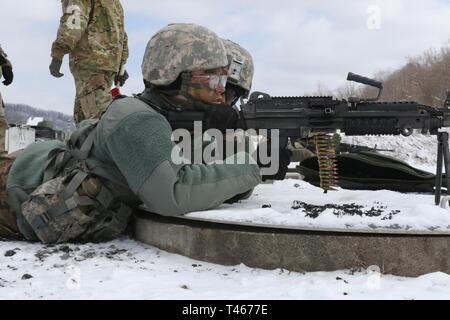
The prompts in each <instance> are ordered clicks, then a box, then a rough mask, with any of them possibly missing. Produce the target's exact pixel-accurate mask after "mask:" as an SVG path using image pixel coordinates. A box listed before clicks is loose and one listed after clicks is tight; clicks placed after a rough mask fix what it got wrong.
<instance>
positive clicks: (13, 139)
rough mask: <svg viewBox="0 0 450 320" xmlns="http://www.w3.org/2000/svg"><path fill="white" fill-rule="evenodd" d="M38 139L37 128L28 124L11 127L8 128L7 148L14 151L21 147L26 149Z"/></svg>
mask: <svg viewBox="0 0 450 320" xmlns="http://www.w3.org/2000/svg"><path fill="white" fill-rule="evenodd" d="M35 140H36V130H35V129H33V128H30V127H28V126H24V127H20V126H18V127H10V128H9V129H8V130H6V136H5V150H6V151H7V152H8V154H9V153H13V152H15V151H17V150H20V149H25V148H26V147H27V146H28V145H30V144H32V143H33V142H34V141H35Z"/></svg>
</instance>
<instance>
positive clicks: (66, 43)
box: [51, 0, 92, 60]
mask: <svg viewBox="0 0 450 320" xmlns="http://www.w3.org/2000/svg"><path fill="white" fill-rule="evenodd" d="M91 1H92V0H63V1H62V9H63V15H62V17H61V19H60V23H59V28H58V34H57V37H56V40H55V41H54V42H53V45H52V52H51V56H52V58H56V59H59V60H62V59H63V57H64V55H65V54H68V53H71V52H72V51H73V49H74V48H75V47H76V45H77V43H78V42H79V41H80V39H81V36H82V35H83V33H84V32H85V31H86V28H87V24H88V21H89V15H90V13H91V7H92V5H91Z"/></svg>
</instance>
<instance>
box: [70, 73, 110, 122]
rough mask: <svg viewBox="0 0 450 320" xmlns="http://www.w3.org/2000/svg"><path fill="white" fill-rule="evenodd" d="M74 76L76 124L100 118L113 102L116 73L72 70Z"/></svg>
mask: <svg viewBox="0 0 450 320" xmlns="http://www.w3.org/2000/svg"><path fill="white" fill-rule="evenodd" d="M72 74H73V77H74V78H75V87H76V97H75V108H74V119H75V122H76V123H80V122H81V121H83V120H85V119H91V118H99V117H100V116H101V114H102V113H103V112H104V111H105V110H106V108H107V107H108V105H109V104H110V103H111V101H112V97H111V93H110V90H111V86H112V83H113V80H114V75H115V74H114V72H110V71H98V72H92V71H89V70H75V69H72Z"/></svg>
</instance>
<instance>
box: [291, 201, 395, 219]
mask: <svg viewBox="0 0 450 320" xmlns="http://www.w3.org/2000/svg"><path fill="white" fill-rule="evenodd" d="M291 208H292V209H294V210H298V209H302V210H303V211H304V212H305V216H306V217H309V218H312V219H316V218H317V217H319V216H320V215H321V214H322V213H323V212H324V211H325V210H327V209H331V210H333V214H334V215H335V216H338V217H342V216H360V217H381V220H392V218H393V217H394V216H395V215H396V214H398V213H400V210H390V211H386V208H387V207H386V206H384V205H383V204H381V203H376V204H375V205H374V206H372V207H371V208H370V209H367V208H365V207H364V206H362V205H358V204H356V203H349V204H341V205H338V204H332V203H331V204H325V205H314V204H309V203H306V202H301V201H297V200H296V201H294V202H293V203H292V207H291Z"/></svg>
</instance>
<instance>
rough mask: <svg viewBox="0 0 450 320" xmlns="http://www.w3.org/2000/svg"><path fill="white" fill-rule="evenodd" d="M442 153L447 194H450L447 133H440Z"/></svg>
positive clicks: (449, 161)
mask: <svg viewBox="0 0 450 320" xmlns="http://www.w3.org/2000/svg"><path fill="white" fill-rule="evenodd" d="M442 149H443V150H442V151H443V153H444V168H445V182H446V187H447V194H450V190H449V189H450V153H449V146H448V132H443V133H442Z"/></svg>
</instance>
